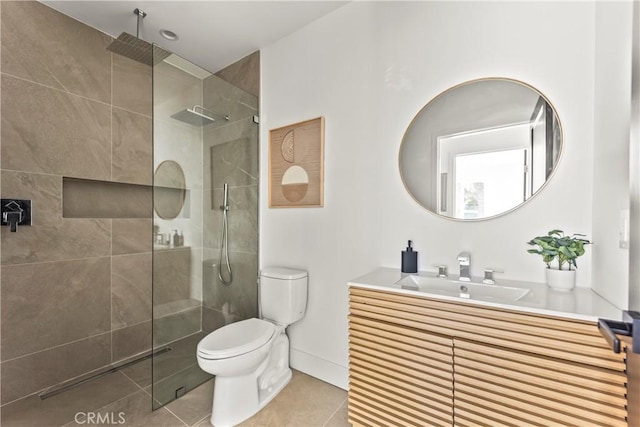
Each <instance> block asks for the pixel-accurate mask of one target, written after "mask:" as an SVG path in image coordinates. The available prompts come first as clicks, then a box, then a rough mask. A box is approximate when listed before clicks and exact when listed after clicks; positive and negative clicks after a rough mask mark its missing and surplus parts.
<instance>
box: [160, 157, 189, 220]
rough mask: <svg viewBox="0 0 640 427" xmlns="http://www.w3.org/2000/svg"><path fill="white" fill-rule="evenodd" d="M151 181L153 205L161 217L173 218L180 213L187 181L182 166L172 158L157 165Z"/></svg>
mask: <svg viewBox="0 0 640 427" xmlns="http://www.w3.org/2000/svg"><path fill="white" fill-rule="evenodd" d="M153 179H154V181H153V207H154V209H155V211H156V214H157V215H158V216H159V217H160V218H162V219H173V218H175V217H177V216H178V214H180V211H181V210H182V206H183V205H184V199H185V194H186V188H187V183H186V180H185V177H184V172H183V171H182V167H180V165H179V164H178V163H177V162H174V161H173V160H166V161H164V162H162V163H160V164H159V165H158V167H157V168H156V172H155V174H154V178H153Z"/></svg>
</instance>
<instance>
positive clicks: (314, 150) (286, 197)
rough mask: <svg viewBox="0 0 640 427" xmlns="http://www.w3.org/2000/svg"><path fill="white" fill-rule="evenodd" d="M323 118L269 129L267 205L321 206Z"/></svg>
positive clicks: (289, 206) (279, 206)
mask: <svg viewBox="0 0 640 427" xmlns="http://www.w3.org/2000/svg"><path fill="white" fill-rule="evenodd" d="M323 203H324V117H318V118H316V119H311V120H307V121H304V122H300V123H295V124H292V125H288V126H284V127H281V128H277V129H272V130H270V131H269V207H271V208H296V207H322V206H323Z"/></svg>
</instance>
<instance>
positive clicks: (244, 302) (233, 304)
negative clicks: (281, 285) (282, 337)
mask: <svg viewBox="0 0 640 427" xmlns="http://www.w3.org/2000/svg"><path fill="white" fill-rule="evenodd" d="M229 258H230V259H231V268H232V270H233V282H232V283H231V285H229V286H228V285H223V284H222V283H221V282H220V279H219V278H218V270H217V268H218V267H217V264H218V259H217V258H216V259H213V260H212V259H208V260H205V261H204V262H203V265H204V274H203V277H204V281H203V283H205V284H207V285H206V286H203V295H204V306H203V308H204V307H209V308H212V309H215V310H217V311H218V312H220V313H222V315H223V316H224V318H225V323H232V322H235V321H238V320H243V319H248V318H251V317H255V316H257V314H258V313H257V308H258V286H257V284H256V281H257V278H258V277H257V276H258V256H257V255H256V254H245V253H239V252H231V253H230V254H229ZM214 264H216V267H215V268H214V267H212V265H214Z"/></svg>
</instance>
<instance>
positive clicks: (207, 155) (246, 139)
mask: <svg viewBox="0 0 640 427" xmlns="http://www.w3.org/2000/svg"><path fill="white" fill-rule="evenodd" d="M257 104H258V103H257V98H256V97H254V96H251V95H248V94H246V93H245V92H243V91H242V90H240V89H238V88H236V87H234V86H233V85H231V84H229V83H227V82H224V81H223V80H221V79H219V78H218V77H216V76H213V75H212V74H211V73H209V72H208V71H206V70H203V69H202V68H200V67H198V66H196V65H194V64H192V63H190V62H188V61H186V60H184V59H183V58H181V57H179V56H177V55H174V54H171V55H169V56H168V57H166V58H164V59H163V60H161V61H158V62H157V63H156V64H155V65H154V67H153V105H154V110H153V163H154V169H155V173H154V200H153V204H154V246H153V292H152V301H153V345H154V356H153V359H152V393H153V402H154V408H158V407H160V406H163V405H165V404H166V403H168V402H170V401H172V400H173V399H176V398H179V397H180V396H182V395H183V394H184V393H186V392H188V391H190V390H191V389H193V388H195V387H197V386H198V385H200V384H202V383H203V382H204V381H206V380H208V379H210V378H211V376H210V375H209V374H207V373H205V372H204V371H202V370H201V369H200V368H199V366H198V363H197V359H196V348H197V345H198V342H199V341H200V340H201V339H202V338H203V337H204V336H205V335H206V334H207V333H209V332H211V331H213V330H215V329H217V328H219V327H221V326H223V325H225V324H227V323H231V322H233V321H236V320H242V319H245V318H249V317H253V316H255V315H256V314H257V298H256V296H257V285H256V278H257V269H258V264H257V179H258V173H257V169H258V132H257V131H258V129H257V127H258V126H257V124H255V123H254V116H255V115H257ZM215 147H219V148H215ZM212 156H213V157H212ZM219 182H222V183H224V182H226V183H227V184H228V185H227V186H228V206H229V208H228V210H227V211H226V213H227V220H228V221H227V226H228V227H227V235H228V239H229V240H228V243H229V244H228V247H227V248H225V249H228V253H229V257H228V259H229V266H230V268H231V270H232V272H233V281H232V283H231V284H229V285H225V284H222V283H221V282H220V281H219V279H218V276H219V274H218V273H219V270H218V264H219V261H218V260H219V250H220V249H219V248H220V245H219V243H220V236H221V233H222V211H221V210H220V205H222V200H221V194H220V191H219V187H221V186H222V184H219ZM226 253H227V252H225V254H226ZM225 260H226V258H225ZM225 266H226V263H225ZM225 268H226V267H225ZM225 274H226V270H225ZM225 277H226V276H225Z"/></svg>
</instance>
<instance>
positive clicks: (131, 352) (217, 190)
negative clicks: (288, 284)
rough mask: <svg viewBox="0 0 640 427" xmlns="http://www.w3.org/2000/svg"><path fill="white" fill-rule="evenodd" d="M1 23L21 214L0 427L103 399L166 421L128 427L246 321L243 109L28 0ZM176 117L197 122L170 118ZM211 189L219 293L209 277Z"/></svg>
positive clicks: (249, 252) (8, 306)
mask: <svg viewBox="0 0 640 427" xmlns="http://www.w3.org/2000/svg"><path fill="white" fill-rule="evenodd" d="M149 7H151V6H149ZM0 9H1V12H2V22H3V26H2V35H1V37H2V43H0V50H1V51H2V57H3V58H11V60H10V61H8V62H7V63H3V73H2V105H3V106H4V105H9V106H10V108H2V111H1V113H0V114H1V116H2V117H1V119H2V123H3V126H2V141H1V143H2V150H3V152H5V151H6V152H12V153H13V155H12V156H3V158H2V165H1V166H2V186H3V187H2V190H3V197H10V198H16V199H19V200H31V201H32V207H33V215H35V216H33V221H32V224H31V226H29V227H24V228H20V227H19V228H18V232H16V233H11V232H10V231H9V228H6V229H5V230H3V232H2V239H1V240H2V242H1V245H2V251H1V255H2V260H1V261H2V275H1V276H2V277H0V280H1V281H2V340H1V341H2V342H1V343H0V346H1V348H2V354H1V356H2V360H0V361H1V362H2V390H1V399H0V405H1V406H2V411H1V414H0V415H1V417H0V418H1V419H0V424H2V425H3V426H4V425H6V426H14V425H27V426H40V425H52V426H60V425H69V424H72V423H73V422H74V416H75V415H77V414H84V415H83V417H84V416H86V414H87V413H92V414H93V413H94V412H91V411H95V412H96V413H97V412H98V411H99V410H100V408H103V409H105V411H109V409H108V408H112V406H110V405H111V404H112V403H115V402H118V405H121V406H119V408H120V407H123V408H125V410H126V419H127V420H126V421H127V425H156V424H163V425H174V424H176V422H177V424H180V425H182V422H180V421H177V418H176V419H173V421H167V420H166V418H172V417H173V415H171V413H170V412H169V411H164V410H163V411H159V412H156V413H155V414H153V415H151V414H145V415H144V416H143V417H142V418H140V415H141V413H142V412H145V413H146V412H149V411H147V410H148V409H150V407H151V405H153V406H154V407H156V408H157V407H159V406H162V405H164V404H165V403H167V402H169V401H171V400H173V399H175V398H176V397H179V396H181V395H183V394H185V393H188V392H189V391H190V390H191V389H193V388H194V387H196V386H197V385H198V384H200V383H202V382H203V381H206V380H207V379H209V378H210V376H209V375H208V374H205V373H204V372H202V371H201V370H200V369H199V367H198V365H197V360H196V347H197V343H198V342H199V341H200V339H201V338H202V337H203V336H205V335H207V334H208V333H210V332H212V331H213V330H215V329H218V328H220V327H221V326H223V325H225V324H227V323H230V322H235V321H237V320H242V319H245V318H251V317H255V316H256V315H257V286H256V278H257V271H258V267H257V266H258V263H257V227H258V222H257V199H258V197H257V191H258V190H257V188H258V172H257V170H258V143H257V137H258V126H257V125H256V124H254V123H253V120H252V119H253V116H254V115H257V114H258V111H257V108H258V101H257V97H256V96H254V95H251V94H249V93H247V92H245V91H243V90H241V89H239V88H238V87H236V86H234V85H233V84H232V83H229V82H228V81H225V80H223V79H221V78H219V77H217V76H215V75H212V74H211V73H209V72H207V71H205V70H203V69H201V68H199V67H197V66H195V65H193V64H191V63H190V62H189V61H187V60H184V59H182V58H180V57H178V56H176V55H174V54H171V53H169V52H168V51H166V50H164V51H163V50H161V49H160V48H158V47H157V46H153V45H151V44H148V43H146V42H144V41H143V40H140V39H138V37H134V36H130V37H127V36H126V35H121V37H119V40H118V43H115V44H113V45H112V44H111V42H113V38H110V37H109V36H108V35H106V34H105V33H104V32H102V31H99V30H97V29H95V28H91V27H89V26H88V25H85V24H83V23H82V22H80V21H78V20H75V19H72V18H71V17H69V16H65V15H63V14H62V13H60V12H58V11H56V10H55V9H53V8H51V7H49V6H47V5H46V4H44V3H43V2H35V1H24V2H21V1H15V2H14V1H7V2H0ZM132 9H133V7H131V8H129V7H127V8H126V16H127V18H128V19H127V23H130V24H133V25H135V23H134V21H133V20H134V19H136V20H138V21H139V22H138V24H140V22H142V19H143V14H144V13H141V11H140V10H138V11H137V12H136V15H134V16H131V15H130V10H132ZM148 12H151V11H150V10H149V11H148ZM152 17H153V15H152V14H151V13H150V14H149V15H147V18H145V19H146V22H148V21H149V19H150V18H152ZM129 19H130V21H129ZM146 22H145V23H146ZM11 23H13V24H14V25H11ZM5 24H7V25H5ZM132 27H133V26H132ZM131 32H132V33H133V34H136V31H135V29H133V30H132V31H131ZM138 35H139V36H140V37H142V38H144V37H145V34H144V27H143V26H141V25H139V32H138ZM130 39H132V40H130ZM128 40H129V41H131V42H132V43H129V44H135V43H138V42H139V43H140V44H141V46H142V47H141V48H139V49H137V50H136V49H134V50H133V51H139V50H143V51H145V55H147V58H148V55H149V54H150V55H151V58H152V59H151V60H148V59H142V58H144V57H145V55H141V54H138V53H135V54H134V53H131V52H133V51H126V50H122V49H121V48H120V47H119V46H121V43H127V42H128ZM107 47H109V49H107ZM5 62H6V61H5ZM5 65H6V66H7V68H6V69H5V68H4V66H5ZM232 68H233V67H232ZM252 69H254V70H255V69H256V68H253V67H252ZM69 70H75V71H76V72H73V73H69ZM236 74H237V75H236V77H234V78H237V80H238V81H244V77H243V76H244V75H245V74H246V72H245V71H244V70H239V73H236ZM252 74H253V72H252ZM257 74H258V73H257V72H255V75H256V76H257ZM228 78H229V79H230V80H232V78H231V77H228ZM257 81H258V78H257V77H256V78H255V80H254V82H255V83H252V85H251V87H256V85H257ZM61 88H64V90H61ZM254 92H256V93H257V90H254ZM187 110H192V111H194V112H196V113H199V114H200V115H198V114H194V116H197V117H198V118H199V119H202V120H204V122H205V123H208V124H204V123H203V122H202V121H200V125H195V126H194V125H192V124H189V123H186V122H184V121H180V120H176V119H175V118H172V117H171V116H172V115H175V114H176V113H177V112H181V111H187ZM34 111H37V112H39V113H38V120H35V121H32V122H30V123H29V124H28V126H26V127H25V126H24V121H25V118H26V117H30V116H29V114H30V113H33V112H34ZM189 114H193V113H189ZM202 116H206V117H202ZM211 119H213V121H211ZM210 121H211V122H210ZM5 124H6V126H4V125H5ZM225 182H226V183H228V188H227V194H228V201H229V205H230V209H231V219H232V222H231V224H230V225H231V228H230V230H229V235H228V237H229V242H228V243H229V247H228V250H229V259H230V261H229V264H230V267H231V268H232V269H233V273H234V286H225V285H223V284H222V282H221V281H220V280H219V278H218V270H217V268H218V266H217V260H218V259H219V248H220V238H221V234H222V227H221V225H222V224H221V220H222V212H221V211H220V209H219V206H220V205H221V204H223V200H222V198H223V186H224V183H225ZM156 190H157V191H156ZM214 265H215V267H214ZM225 277H226V276H225ZM203 389H206V387H204V388H203ZM149 390H151V393H152V395H153V396H152V398H151V397H150V396H149V393H148V392H149ZM207 400H208V399H207ZM152 402H153V403H152ZM179 406H180V405H179ZM186 406H189V404H188V403H187V405H186ZM109 413H112V412H109ZM118 413H119V411H115V414H116V415H117V414H118ZM147 415H148V417H147ZM78 420H79V419H78V418H76V422H78ZM82 420H86V417H84V418H82ZM116 420H117V418H116ZM146 420H153V421H157V422H145V421H146ZM85 423H86V422H85ZM89 423H90V422H89Z"/></svg>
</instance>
